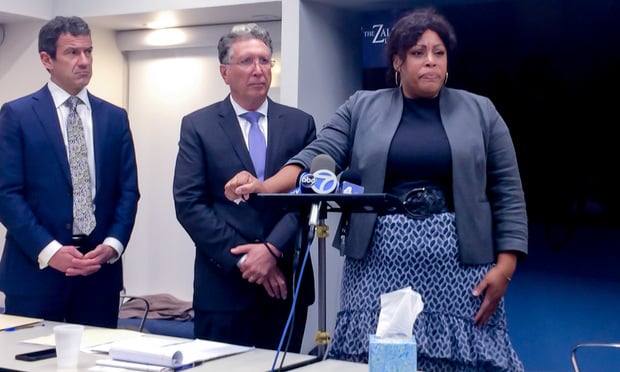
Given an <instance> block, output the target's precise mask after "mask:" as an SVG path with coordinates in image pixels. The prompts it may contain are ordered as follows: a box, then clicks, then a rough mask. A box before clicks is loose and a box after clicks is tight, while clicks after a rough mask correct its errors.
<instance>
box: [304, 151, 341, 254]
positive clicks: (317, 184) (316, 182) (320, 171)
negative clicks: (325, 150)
mask: <svg viewBox="0 0 620 372" xmlns="http://www.w3.org/2000/svg"><path fill="white" fill-rule="evenodd" d="M335 169H336V162H335V161H334V159H333V158H332V157H331V156H329V155H327V154H319V155H317V156H315V157H314V159H312V163H311V164H310V173H309V174H302V175H301V176H300V177H299V185H300V190H301V192H302V194H303V193H313V194H321V195H323V194H331V193H332V192H334V191H336V189H337V188H338V177H336V173H335ZM320 209H321V203H320V202H317V203H312V206H311V207H310V214H309V217H308V225H309V226H310V232H309V237H308V241H309V242H311V241H312V240H313V239H314V232H315V229H316V226H317V225H318V224H319V212H320Z"/></svg>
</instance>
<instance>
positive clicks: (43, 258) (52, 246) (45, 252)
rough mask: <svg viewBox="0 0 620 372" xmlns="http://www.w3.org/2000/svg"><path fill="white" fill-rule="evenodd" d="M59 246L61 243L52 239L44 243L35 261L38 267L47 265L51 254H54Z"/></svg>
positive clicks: (60, 246)
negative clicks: (46, 243)
mask: <svg viewBox="0 0 620 372" xmlns="http://www.w3.org/2000/svg"><path fill="white" fill-rule="evenodd" d="M60 248H62V244H60V243H59V242H57V241H56V240H52V241H51V242H50V243H49V244H48V245H46V246H45V248H43V249H42V250H41V252H40V253H39V256H38V258H37V261H38V262H39V269H41V270H43V269H45V268H46V267H47V266H48V263H49V262H50V259H51V258H52V256H53V255H55V254H56V252H58V250H59V249H60Z"/></svg>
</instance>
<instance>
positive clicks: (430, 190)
mask: <svg viewBox="0 0 620 372" xmlns="http://www.w3.org/2000/svg"><path fill="white" fill-rule="evenodd" d="M401 200H402V202H403V206H404V207H405V208H404V209H405V215H406V216H407V217H409V218H413V219H416V220H422V219H425V218H427V217H429V216H431V215H433V214H439V213H444V212H450V211H453V210H454V209H453V208H452V206H451V204H450V203H449V202H448V199H447V198H446V194H445V193H444V191H443V189H442V188H441V187H438V186H424V187H416V188H414V189H411V190H410V191H408V192H407V193H406V194H405V196H403V197H402V198H401ZM394 213H401V212H394ZM384 214H393V213H389V212H388V213H384Z"/></svg>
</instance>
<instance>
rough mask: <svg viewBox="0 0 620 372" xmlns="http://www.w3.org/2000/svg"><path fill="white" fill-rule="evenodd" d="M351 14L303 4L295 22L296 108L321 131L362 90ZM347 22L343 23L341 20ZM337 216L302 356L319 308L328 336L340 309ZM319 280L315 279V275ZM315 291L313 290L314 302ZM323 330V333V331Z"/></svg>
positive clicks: (310, 341) (314, 256)
mask: <svg viewBox="0 0 620 372" xmlns="http://www.w3.org/2000/svg"><path fill="white" fill-rule="evenodd" d="M358 18H359V17H357V16H356V15H355V14H354V13H352V12H345V11H342V10H338V9H335V8H329V7H326V6H323V5H321V4H316V3H309V2H306V3H303V6H302V7H301V11H300V22H299V41H298V44H299V46H300V50H299V63H298V66H299V67H298V68H299V78H298V79H296V81H298V83H297V84H298V91H299V93H298V94H299V97H298V107H299V108H301V109H302V110H304V111H306V112H309V113H311V114H312V115H313V116H314V119H315V121H316V123H317V127H318V128H321V126H322V125H323V124H324V123H325V122H326V121H327V119H328V118H329V117H330V116H331V115H332V114H333V113H334V112H335V111H336V109H337V108H338V106H340V105H341V104H342V103H344V101H345V100H346V99H347V97H348V96H349V95H351V94H352V93H353V92H354V91H355V90H356V89H359V88H360V87H361V45H360V34H359V30H360V27H361V23H360V21H359V19H358ZM343 19H346V22H343V21H342V20H343ZM358 24H359V25H358ZM339 218H340V214H339V213H333V214H329V215H328V218H327V225H328V226H329V230H328V232H329V237H328V238H327V239H326V248H325V267H324V269H323V270H322V271H323V272H324V273H325V285H326V288H325V303H324V304H323V305H321V304H320V303H319V301H318V300H317V301H316V302H315V304H314V305H313V306H311V307H310V309H309V313H308V322H307V325H306V333H305V334H304V342H303V347H302V350H303V351H309V350H310V349H312V348H313V347H314V346H315V342H314V336H315V334H316V333H317V331H319V325H320V322H319V314H321V311H322V310H321V309H320V307H321V306H324V309H325V313H324V314H325V325H326V328H325V329H324V330H326V331H327V332H328V333H329V334H330V335H332V334H333V329H334V326H335V323H336V313H337V312H338V310H339V307H340V298H339V293H340V281H341V277H342V265H343V261H344V260H343V258H342V257H340V256H339V254H338V251H337V250H335V249H334V248H332V246H331V243H332V240H333V239H334V237H335V236H336V227H337V224H338V219H339ZM317 253H318V245H317V244H316V241H315V243H314V245H313V249H312V261H313V264H314V268H315V272H316V273H317V274H318V270H319V257H318V255H317ZM315 277H316V278H317V279H318V278H319V275H315ZM318 294H319V287H318V286H317V299H318V298H319V297H318ZM321 331H323V329H321Z"/></svg>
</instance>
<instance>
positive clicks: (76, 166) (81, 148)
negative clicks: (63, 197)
mask: <svg viewBox="0 0 620 372" xmlns="http://www.w3.org/2000/svg"><path fill="white" fill-rule="evenodd" d="M79 102H80V99H79V98H77V97H74V96H71V97H69V99H67V101H65V105H66V106H68V107H69V116H68V117H67V142H68V143H69V166H70V168H71V183H72V184H73V222H74V223H75V224H76V225H77V227H78V229H79V230H80V231H81V232H82V233H84V234H86V235H88V234H90V233H91V232H92V231H93V230H94V229H95V224H96V222H95V215H94V213H93V200H92V194H91V183H90V173H89V170H88V153H87V151H86V138H85V137H84V127H83V126H82V120H81V119H80V116H79V115H78V113H77V111H76V107H77V105H78V103H79Z"/></svg>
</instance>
